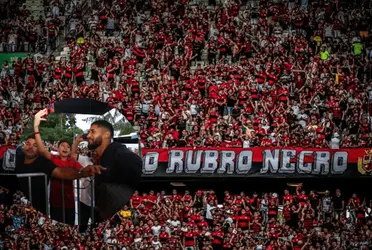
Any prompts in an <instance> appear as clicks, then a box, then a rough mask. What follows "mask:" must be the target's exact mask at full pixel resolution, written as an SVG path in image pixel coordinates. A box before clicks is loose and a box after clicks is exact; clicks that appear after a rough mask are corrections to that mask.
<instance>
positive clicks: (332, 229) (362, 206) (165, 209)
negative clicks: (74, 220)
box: [0, 185, 372, 250]
mask: <svg viewBox="0 0 372 250" xmlns="http://www.w3.org/2000/svg"><path fill="white" fill-rule="evenodd" d="M293 191H294V190H293ZM7 192H8V190H6V189H4V188H1V189H0V198H1V201H2V202H4V201H6V200H7V199H6V198H5V197H6V195H9V194H7ZM371 218H372V217H371V202H370V201H369V200H366V198H364V199H363V198H362V197H358V196H357V194H355V193H354V194H353V195H352V196H351V197H347V196H344V195H343V194H342V193H341V191H340V190H339V189H337V190H336V191H335V193H330V192H329V191H325V193H324V194H318V193H316V192H314V191H310V192H305V191H304V190H303V188H302V186H301V185H300V186H297V187H296V190H295V191H294V192H293V193H291V192H290V191H289V190H288V189H286V190H284V193H283V194H279V195H278V194H277V193H274V192H273V193H263V194H257V193H253V194H249V195H248V194H245V193H244V192H241V193H240V194H231V193H229V191H226V192H225V193H224V197H223V198H222V199H218V198H217V196H216V194H215V193H214V192H213V191H210V190H209V191H207V190H198V191H196V192H195V193H194V194H192V193H190V192H189V191H185V192H184V193H183V194H179V193H178V192H177V190H173V192H172V193H171V194H166V192H165V191H162V192H159V193H155V192H154V191H150V192H149V193H143V194H139V193H138V192H136V193H135V194H134V195H133V197H132V199H131V201H130V206H125V207H124V208H123V209H122V210H121V211H119V212H118V213H117V214H115V215H114V216H113V217H112V219H111V220H109V221H107V222H105V223H100V224H99V225H96V226H94V227H91V228H89V229H88V230H87V231H86V232H85V233H79V229H78V226H75V227H70V226H67V225H64V224H60V223H59V222H55V221H51V220H50V219H49V218H48V217H46V216H45V215H43V214H41V213H39V212H37V211H35V210H34V209H33V208H32V206H30V205H29V204H28V203H27V200H25V198H24V197H23V195H22V193H20V192H17V193H16V194H14V196H13V202H12V203H8V204H5V205H4V204H1V205H0V229H1V230H0V249H5V250H8V249H23V250H26V249H27V250H28V249H31V250H32V249H76V250H77V249H122V250H129V249H195V250H196V249H238V250H240V249H252V250H261V249H268V250H269V249H272V250H275V249H288V250H289V249H293V250H301V249H302V250H307V249H319V250H325V249H345V250H346V249H370V248H371V247H372V235H371V229H372V228H371V227H372V220H371Z"/></svg>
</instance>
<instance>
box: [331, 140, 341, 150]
mask: <svg viewBox="0 0 372 250" xmlns="http://www.w3.org/2000/svg"><path fill="white" fill-rule="evenodd" d="M329 147H330V148H332V149H339V148H340V139H339V138H338V137H333V138H332V139H331V141H330V142H329Z"/></svg>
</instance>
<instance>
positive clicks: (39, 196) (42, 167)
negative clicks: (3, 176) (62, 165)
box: [15, 152, 57, 213]
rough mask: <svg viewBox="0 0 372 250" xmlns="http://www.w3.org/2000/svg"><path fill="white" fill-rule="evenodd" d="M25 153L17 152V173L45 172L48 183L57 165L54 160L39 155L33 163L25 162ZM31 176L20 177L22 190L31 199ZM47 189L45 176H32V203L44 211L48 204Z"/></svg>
mask: <svg viewBox="0 0 372 250" xmlns="http://www.w3.org/2000/svg"><path fill="white" fill-rule="evenodd" d="M24 160H25V155H24V154H23V152H17V156H16V167H15V173H16V174H32V173H43V174H45V175H46V176H47V185H48V184H49V179H50V177H51V176H52V173H53V171H54V169H55V168H56V167H57V166H56V165H54V163H53V162H51V161H50V160H47V159H46V158H44V157H43V156H39V157H38V158H36V160H35V161H34V162H33V163H31V164H24ZM28 179H29V178H27V177H22V178H18V181H19V184H20V187H21V191H22V192H23V193H24V195H25V196H26V197H27V199H29V200H30V197H29V192H30V190H29V187H28V184H29V181H28ZM46 191H47V190H45V177H44V176H37V177H32V178H31V195H32V197H31V198H32V201H31V200H30V201H31V202H32V205H33V207H35V208H36V209H37V210H38V211H40V212H42V213H46V204H47V201H48V200H47V196H46V195H45V193H46Z"/></svg>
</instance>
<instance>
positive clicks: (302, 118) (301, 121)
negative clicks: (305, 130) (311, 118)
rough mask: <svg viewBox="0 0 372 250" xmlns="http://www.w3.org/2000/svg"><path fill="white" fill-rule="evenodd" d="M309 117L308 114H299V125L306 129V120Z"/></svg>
mask: <svg viewBox="0 0 372 250" xmlns="http://www.w3.org/2000/svg"><path fill="white" fill-rule="evenodd" d="M307 118H308V116H307V114H305V113H303V114H298V115H297V120H299V124H300V125H301V126H302V127H306V120H307Z"/></svg>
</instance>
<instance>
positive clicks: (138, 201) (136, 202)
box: [131, 195, 143, 208]
mask: <svg viewBox="0 0 372 250" xmlns="http://www.w3.org/2000/svg"><path fill="white" fill-rule="evenodd" d="M131 200H132V205H133V208H136V207H138V206H139V204H141V203H142V201H143V199H142V197H141V196H139V195H133V196H132V199H131Z"/></svg>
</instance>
